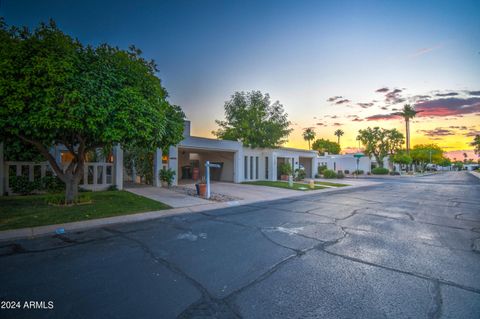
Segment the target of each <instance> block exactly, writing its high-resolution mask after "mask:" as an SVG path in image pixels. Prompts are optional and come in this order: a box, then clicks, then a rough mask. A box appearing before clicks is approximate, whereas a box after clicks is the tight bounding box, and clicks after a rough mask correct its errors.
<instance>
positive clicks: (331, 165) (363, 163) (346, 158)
mask: <svg viewBox="0 0 480 319" xmlns="http://www.w3.org/2000/svg"><path fill="white" fill-rule="evenodd" d="M357 163H358V169H359V170H362V171H363V172H364V173H365V174H366V173H368V172H370V169H371V165H372V161H371V160H370V158H369V157H368V156H363V157H361V158H360V159H358V161H357V158H355V157H354V154H345V155H333V154H325V155H323V156H318V165H319V166H321V165H325V166H327V168H328V169H331V170H333V171H335V172H338V171H342V172H345V171H348V172H350V173H353V172H354V171H355V170H357Z"/></svg>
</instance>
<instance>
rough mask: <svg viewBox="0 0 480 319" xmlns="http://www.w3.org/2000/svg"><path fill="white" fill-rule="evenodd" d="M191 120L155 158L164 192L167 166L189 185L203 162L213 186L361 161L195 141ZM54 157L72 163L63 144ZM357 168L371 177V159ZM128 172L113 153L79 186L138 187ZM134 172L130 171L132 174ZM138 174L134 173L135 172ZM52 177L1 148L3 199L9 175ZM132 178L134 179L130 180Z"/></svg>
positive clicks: (89, 166)
mask: <svg viewBox="0 0 480 319" xmlns="http://www.w3.org/2000/svg"><path fill="white" fill-rule="evenodd" d="M190 126H191V124H190V121H185V129H184V139H183V140H182V141H181V142H180V143H179V144H178V145H175V146H171V147H170V148H169V149H168V150H167V151H166V152H163V151H162V150H161V149H157V150H155V152H154V157H153V176H154V180H153V185H154V186H157V187H160V185H161V183H160V179H159V171H160V170H161V169H162V168H163V167H165V168H170V169H172V170H174V171H175V173H176V174H175V179H174V181H173V184H174V185H178V184H191V183H194V182H196V181H198V180H200V179H201V178H202V177H204V176H205V163H206V161H210V162H211V163H215V164H218V165H219V166H220V167H221V168H212V169H211V179H212V180H213V181H222V182H233V183H241V182H245V181H257V180H269V181H276V180H278V179H280V170H279V168H280V166H281V164H283V163H289V164H290V165H291V166H292V168H293V169H294V170H296V169H303V170H305V173H306V177H307V178H314V177H315V175H316V174H317V172H318V167H319V166H320V165H326V166H327V167H328V168H329V169H331V170H334V171H336V172H337V171H345V170H348V171H350V172H353V171H355V170H356V169H357V160H356V158H354V156H353V155H352V154H350V155H328V154H327V155H325V156H318V152H317V151H312V150H305V149H296V148H287V147H279V148H250V147H246V146H244V145H243V144H242V143H241V142H239V141H227V140H217V139H211V138H204V137H198V136H192V135H191V134H190V132H191V130H190ZM50 152H51V154H52V155H53V156H54V158H55V159H56V160H57V162H58V163H59V164H61V165H64V166H65V165H66V164H68V162H69V159H70V154H69V153H68V152H67V151H66V149H65V148H64V147H62V146H61V145H59V146H58V145H57V146H55V147H52V149H51V150H50ZM358 164H359V166H358V168H359V169H361V170H363V171H364V172H365V173H367V172H370V167H371V160H370V158H368V157H362V158H361V159H360V160H359V162H358ZM126 171H127V170H126V169H125V167H124V162H123V151H122V149H121V147H120V146H115V147H114V148H113V153H112V154H111V155H110V156H109V157H108V158H102V157H99V158H97V160H96V161H95V162H88V163H85V172H84V175H83V178H82V181H81V182H80V186H81V187H82V188H85V189H90V190H103V189H107V188H109V187H111V186H113V185H115V186H116V187H117V188H118V189H122V188H123V186H124V183H125V182H126V181H129V182H137V181H138V178H137V177H136V176H135V173H134V172H133V174H132V173H131V172H130V173H129V174H128V175H127V172H126ZM130 171H132V170H130ZM133 171H134V170H133ZM48 174H53V172H52V170H51V168H50V167H49V164H48V163H47V162H40V163H35V162H5V161H4V154H3V145H2V144H1V143H0V194H2V195H3V194H4V193H9V192H11V191H10V189H9V185H8V181H9V176H12V175H17V176H19V175H23V176H27V177H28V178H29V179H30V180H32V181H33V180H35V179H37V178H40V177H43V176H45V175H48ZM132 175H133V176H132Z"/></svg>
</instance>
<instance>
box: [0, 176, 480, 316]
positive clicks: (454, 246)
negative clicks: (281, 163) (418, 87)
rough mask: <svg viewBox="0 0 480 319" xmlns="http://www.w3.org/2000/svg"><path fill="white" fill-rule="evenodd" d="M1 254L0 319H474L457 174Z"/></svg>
mask: <svg viewBox="0 0 480 319" xmlns="http://www.w3.org/2000/svg"><path fill="white" fill-rule="evenodd" d="M0 246H1V247H0V254H1V257H0V300H4V301H9V300H10V301H21V302H22V306H23V302H24V301H46V302H48V301H53V304H54V309H53V310H39V309H37V310H25V309H24V310H9V311H6V310H3V309H2V310H0V317H1V318H174V317H181V318H209V317H217V318H235V317H244V318H480V180H478V179H476V178H475V177H473V176H471V175H469V174H468V173H466V172H451V173H443V174H440V175H436V176H426V177H414V178H402V179H401V181H400V179H399V182H394V181H393V182H392V180H389V181H388V182H385V183H384V184H381V185H375V186H369V187H364V188H357V189H351V190H348V189H347V190H340V191H338V192H333V193H323V194H314V195H309V196H304V197H299V198H295V199H284V200H277V201H273V202H268V203H261V204H256V205H248V206H239V207H232V208H229V209H221V210H216V211H209V212H206V213H203V214H200V213H197V214H191V215H183V216H176V217H170V218H166V219H158V220H155V221H149V222H142V223H136V224H126V225H121V226H115V227H109V228H103V229H96V230H90V231H86V232H81V233H72V234H66V235H65V236H62V237H46V238H39V239H35V240H22V241H16V242H14V243H1V244H0ZM47 305H48V304H47Z"/></svg>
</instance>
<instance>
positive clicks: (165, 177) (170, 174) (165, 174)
mask: <svg viewBox="0 0 480 319" xmlns="http://www.w3.org/2000/svg"><path fill="white" fill-rule="evenodd" d="M158 174H159V176H160V180H161V181H162V182H166V183H167V184H168V186H171V185H172V182H173V179H174V178H175V171H174V170H173V169H170V168H167V169H166V168H162V169H161V170H160V172H159V173H158Z"/></svg>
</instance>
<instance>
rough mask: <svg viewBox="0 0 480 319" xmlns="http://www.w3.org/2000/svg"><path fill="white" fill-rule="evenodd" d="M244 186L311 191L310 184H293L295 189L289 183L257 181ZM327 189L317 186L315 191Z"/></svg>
mask: <svg viewBox="0 0 480 319" xmlns="http://www.w3.org/2000/svg"><path fill="white" fill-rule="evenodd" d="M242 184H249V185H258V186H269V187H277V188H287V189H294V190H297V191H310V190H312V189H310V188H309V187H308V184H302V183H293V187H291V188H290V187H288V182H283V181H276V182H273V181H255V182H243V183H242ZM322 188H326V187H325V186H319V185H315V189H322Z"/></svg>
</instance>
